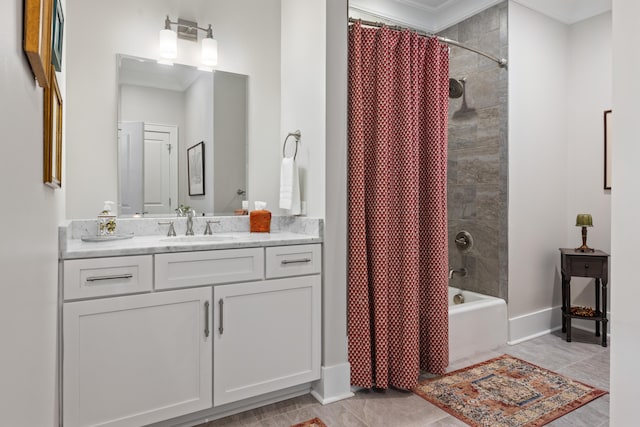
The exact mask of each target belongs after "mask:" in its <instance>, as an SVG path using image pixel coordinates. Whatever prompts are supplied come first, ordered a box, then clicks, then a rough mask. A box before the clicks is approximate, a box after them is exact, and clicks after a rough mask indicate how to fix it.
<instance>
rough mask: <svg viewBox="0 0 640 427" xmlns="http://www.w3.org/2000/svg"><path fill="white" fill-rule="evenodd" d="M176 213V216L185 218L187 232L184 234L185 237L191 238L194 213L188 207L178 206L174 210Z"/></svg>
mask: <svg viewBox="0 0 640 427" xmlns="http://www.w3.org/2000/svg"><path fill="white" fill-rule="evenodd" d="M176 213H177V214H178V216H186V217H187V232H186V233H185V236H193V216H194V215H195V213H196V211H194V210H193V208H191V207H189V206H185V205H180V206H179V207H178V208H177V209H176Z"/></svg>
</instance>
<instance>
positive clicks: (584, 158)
mask: <svg viewBox="0 0 640 427" xmlns="http://www.w3.org/2000/svg"><path fill="white" fill-rule="evenodd" d="M611 49H612V45H611V13H610V12H609V13H604V14H601V15H598V16H595V17H593V18H590V19H587V20H585V21H582V22H579V23H577V24H574V25H571V26H570V27H569V51H568V64H569V67H568V78H567V80H566V81H567V92H568V93H567V103H566V108H567V112H568V120H567V125H568V129H569V134H568V138H567V144H568V150H569V151H568V153H569V155H568V159H567V160H568V162H567V172H568V174H567V218H566V227H567V230H568V232H569V233H568V240H567V242H566V245H567V246H566V247H569V248H575V247H578V246H580V245H581V244H582V237H581V229H580V228H579V227H576V226H575V224H576V214H578V213H590V214H591V215H592V216H593V223H594V226H593V227H592V228H589V229H588V235H587V244H588V245H589V246H590V247H592V248H597V249H600V250H603V251H605V252H609V251H610V249H611V191H610V190H604V157H603V156H604V139H603V138H604V136H603V135H604V131H603V126H604V125H603V123H604V118H603V114H604V110H609V109H611V85H612V77H611ZM592 282H593V280H590V279H583V278H574V279H572V280H571V296H572V300H573V304H576V305H586V306H591V307H592V306H593V304H594V298H595V297H594V287H593V284H592ZM591 326H595V323H593V322H592V323H591Z"/></svg>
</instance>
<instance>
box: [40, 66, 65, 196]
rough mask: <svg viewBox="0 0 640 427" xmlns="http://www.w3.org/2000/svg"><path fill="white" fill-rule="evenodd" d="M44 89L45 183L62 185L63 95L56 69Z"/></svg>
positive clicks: (53, 186)
mask: <svg viewBox="0 0 640 427" xmlns="http://www.w3.org/2000/svg"><path fill="white" fill-rule="evenodd" d="M48 80H49V88H46V89H45V90H44V183H45V184H47V185H48V186H49V187H51V188H60V187H62V111H63V110H62V97H61V96H60V89H59V87H58V80H57V78H56V72H55V70H54V69H53V68H52V67H50V70H49V79H48Z"/></svg>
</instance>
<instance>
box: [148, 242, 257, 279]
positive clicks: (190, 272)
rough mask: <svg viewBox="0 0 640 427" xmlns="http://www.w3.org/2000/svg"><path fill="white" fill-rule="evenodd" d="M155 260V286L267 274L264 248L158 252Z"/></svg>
mask: <svg viewBox="0 0 640 427" xmlns="http://www.w3.org/2000/svg"><path fill="white" fill-rule="evenodd" d="M155 261H156V262H155V278H156V281H155V288H156V289H171V288H183V287H188V286H202V285H215V284H218V283H230V282H244V281H249V280H261V279H263V275H264V252H263V249H262V248H247V249H224V250H218V251H199V252H181V253H171V254H158V255H156V260H155Z"/></svg>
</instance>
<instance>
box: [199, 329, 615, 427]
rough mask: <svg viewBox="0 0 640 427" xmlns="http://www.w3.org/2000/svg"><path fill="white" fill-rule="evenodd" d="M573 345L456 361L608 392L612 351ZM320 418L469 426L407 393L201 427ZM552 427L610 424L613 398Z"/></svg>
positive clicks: (528, 345) (331, 425)
mask: <svg viewBox="0 0 640 427" xmlns="http://www.w3.org/2000/svg"><path fill="white" fill-rule="evenodd" d="M572 338H573V342H571V343H567V342H566V341H565V340H564V335H563V334H561V333H560V332H554V333H552V334H551V335H545V336H542V337H539V338H536V339H534V340H530V341H526V342H523V343H521V344H518V345H514V346H504V347H502V348H499V349H497V350H496V351H492V352H489V353H483V354H478V355H476V356H474V357H472V358H468V359H464V360H461V361H458V362H456V363H455V364H454V365H452V366H451V367H450V370H455V369H459V368H463V367H465V366H469V365H471V364H473V363H477V362H481V361H483V360H487V359H490V358H492V357H495V356H499V355H501V354H504V353H508V354H511V355H512V356H515V357H519V358H521V359H524V360H527V361H529V362H531V363H534V364H536V365H538V366H541V367H543V368H547V369H550V370H553V371H555V372H557V373H560V374H563V375H566V376H568V377H570V378H573V379H575V380H578V381H582V382H584V383H587V384H589V385H592V386H594V387H599V388H602V389H604V390H609V349H608V348H604V347H601V346H600V345H599V343H600V341H599V339H598V338H596V337H594V336H593V334H592V333H587V332H584V331H581V330H578V329H574V330H573V337H572ZM314 417H319V418H321V419H322V420H323V421H324V422H325V424H327V426H328V427H352V426H353V427H366V426H368V427H414V426H416V427H417V426H420V427H427V426H428V427H444V426H465V425H466V424H464V423H463V422H461V421H459V420H458V419H456V418H454V417H452V416H451V415H449V414H447V413H446V412H444V411H443V410H441V409H439V408H437V407H436V406H434V405H432V404H431V403H429V402H427V401H426V400H424V399H422V398H420V397H418V396H416V395H414V394H412V393H406V392H399V391H396V390H388V391H387V392H385V393H374V392H359V393H356V395H355V397H353V398H351V399H346V400H342V401H339V402H336V403H332V404H329V405H325V406H322V405H320V404H319V403H318V402H317V401H316V400H315V399H313V398H312V397H311V396H310V395H306V396H301V397H298V398H295V399H290V400H287V401H284V402H280V403H276V404H273V405H268V406H265V407H262V408H258V409H255V410H252V411H248V412H245V413H242V414H238V415H233V416H230V417H227V418H223V419H220V420H216V421H213V422H210V423H208V424H203V425H201V426H199V427H222V426H224V427H229V426H232V427H245V426H251V427H288V426H291V425H292V424H296V423H299V422H302V421H306V420H308V419H311V418H314ZM548 425H550V426H556V427H561V426H571V427H578V426H589V427H603V426H608V425H609V395H608V394H607V395H605V396H602V397H600V398H598V399H596V400H594V401H592V402H590V403H588V404H587V405H585V406H583V407H581V408H579V409H577V410H575V411H573V412H570V413H569V414H567V415H565V416H564V417H562V418H559V419H557V420H555V421H554V422H552V423H551V424H548Z"/></svg>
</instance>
